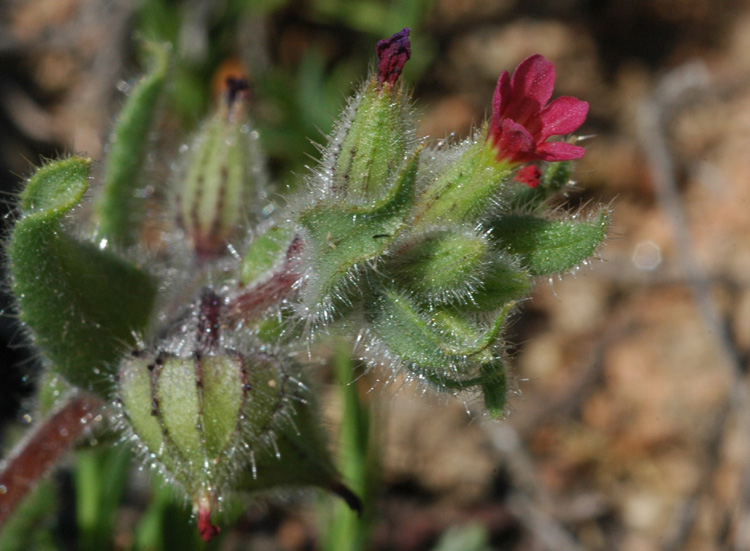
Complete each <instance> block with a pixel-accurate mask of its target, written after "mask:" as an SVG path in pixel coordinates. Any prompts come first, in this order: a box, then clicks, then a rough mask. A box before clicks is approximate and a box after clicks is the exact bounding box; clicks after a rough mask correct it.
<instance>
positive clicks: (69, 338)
mask: <svg viewBox="0 0 750 551" xmlns="http://www.w3.org/2000/svg"><path fill="white" fill-rule="evenodd" d="M90 162H91V161H90V160H89V159H84V158H81V157H71V158H68V159H63V160H60V161H56V162H53V163H50V164H48V165H46V166H44V167H42V168H40V169H39V170H38V171H37V172H36V174H35V175H34V176H32V178H31V179H30V180H29V182H28V184H27V186H26V189H25V190H24V191H23V192H22V194H21V207H22V209H23V213H22V216H21V218H20V219H19V220H18V222H17V224H16V227H15V229H14V230H13V233H12V235H11V239H10V243H9V245H8V256H9V258H10V271H11V274H12V277H13V284H12V289H13V292H14V294H15V296H16V299H17V301H18V307H19V316H20V318H21V320H22V321H23V322H24V323H26V324H27V325H28V327H29V328H30V329H31V332H32V335H33V337H34V342H35V343H36V344H37V345H38V346H39V348H40V349H41V350H42V352H43V353H44V355H45V356H46V357H47V358H48V359H49V360H50V361H51V363H52V368H53V369H54V370H55V371H57V372H58V373H60V374H61V375H63V376H64V377H65V378H66V379H67V380H68V381H70V382H71V383H72V384H74V385H77V386H81V387H84V388H88V389H90V390H93V391H95V392H98V393H100V394H102V395H104V394H106V391H107V389H108V387H109V381H108V380H107V377H106V376H105V374H106V373H109V374H112V373H113V372H114V370H115V369H116V365H117V362H118V360H119V357H120V356H121V354H122V353H123V352H124V351H125V350H127V349H128V348H130V347H132V346H133V345H134V336H133V334H134V332H142V331H143V330H144V329H145V328H146V325H147V324H148V321H149V318H150V315H151V308H152V304H153V300H154V296H155V293H156V286H155V284H154V282H153V280H152V279H151V277H150V276H149V275H147V274H146V273H144V272H143V271H141V270H140V269H138V268H136V267H135V266H132V265H131V264H129V263H127V262H125V261H124V260H122V259H120V258H118V257H116V256H114V255H113V254H111V253H110V252H108V251H107V250H101V249H99V248H98V247H95V246H93V245H92V244H90V243H84V242H80V241H77V240H76V239H73V238H72V237H70V236H69V235H67V234H66V233H65V231H64V228H63V225H62V219H63V217H64V215H65V214H66V213H67V212H68V211H70V210H71V209H72V208H73V207H74V206H75V205H76V204H77V202H78V201H79V200H80V199H81V197H82V196H83V193H84V192H85V191H86V187H87V182H88V170H89V165H90Z"/></svg>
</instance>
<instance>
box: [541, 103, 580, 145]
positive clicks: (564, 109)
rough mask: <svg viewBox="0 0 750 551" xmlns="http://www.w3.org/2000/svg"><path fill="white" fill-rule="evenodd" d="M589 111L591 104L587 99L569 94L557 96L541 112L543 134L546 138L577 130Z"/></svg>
mask: <svg viewBox="0 0 750 551" xmlns="http://www.w3.org/2000/svg"><path fill="white" fill-rule="evenodd" d="M588 113H589V104H588V103H587V102H585V101H581V100H579V99H577V98H571V97H569V96H563V97H560V98H557V99H556V100H555V101H553V102H552V103H550V104H549V105H548V106H547V107H545V108H544V109H542V110H541V111H540V112H539V118H540V120H541V123H542V131H541V136H542V137H543V138H544V139H545V140H546V139H547V138H548V137H550V136H558V135H560V134H570V133H571V132H575V131H576V130H578V128H579V127H580V126H581V125H582V124H583V122H584V121H585V120H586V115H588Z"/></svg>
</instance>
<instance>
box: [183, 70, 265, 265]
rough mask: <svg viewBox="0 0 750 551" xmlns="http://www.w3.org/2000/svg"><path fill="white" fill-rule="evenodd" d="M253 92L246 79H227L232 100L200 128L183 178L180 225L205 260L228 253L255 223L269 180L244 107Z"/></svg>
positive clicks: (227, 101)
mask: <svg viewBox="0 0 750 551" xmlns="http://www.w3.org/2000/svg"><path fill="white" fill-rule="evenodd" d="M247 90H248V85H247V82H245V81H244V80H242V79H238V80H235V79H231V78H230V79H228V80H227V93H226V101H225V102H223V103H222V104H221V105H220V107H219V109H217V111H216V112H215V113H214V115H213V116H212V117H211V118H209V119H208V121H206V123H204V125H203V127H202V128H201V129H200V131H199V133H198V135H197V137H196V138H195V140H194V141H193V144H192V145H191V147H190V149H189V150H188V153H187V154H189V155H190V159H189V161H188V166H187V169H186V171H185V174H184V176H183V177H182V178H181V179H180V180H178V189H177V190H176V196H177V197H176V206H177V221H178V223H179V225H180V226H181V227H182V229H183V230H184V231H185V234H186V235H187V238H188V240H189V242H190V244H191V246H192V248H193V250H194V251H195V254H196V255H197V256H198V257H199V258H201V259H211V258H215V257H216V256H219V255H221V254H222V253H224V252H225V250H226V246H227V244H229V242H230V240H231V239H233V238H235V237H237V236H238V235H242V229H243V228H245V226H246V224H247V223H248V222H249V220H250V218H251V215H252V212H249V211H248V210H247V209H248V208H249V207H250V206H252V205H258V204H260V201H258V200H257V199H258V198H257V197H256V195H257V194H258V193H259V190H262V189H263V182H262V181H261V180H262V179H263V177H264V176H263V169H262V161H261V159H260V153H259V150H258V146H257V143H256V142H257V132H254V131H253V130H252V129H251V127H250V124H249V121H248V119H247V116H246V115H245V112H244V106H243V105H242V96H244V95H246V94H247Z"/></svg>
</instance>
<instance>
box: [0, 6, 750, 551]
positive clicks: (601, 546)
mask: <svg viewBox="0 0 750 551" xmlns="http://www.w3.org/2000/svg"><path fill="white" fill-rule="evenodd" d="M405 26H408V27H411V29H412V35H411V36H412V52H413V56H412V59H411V61H410V62H409V63H408V64H407V67H406V70H405V75H404V78H405V81H406V83H407V85H408V86H409V87H410V88H411V89H412V90H413V93H414V98H415V108H416V109H417V112H418V120H419V133H420V135H421V136H430V137H431V138H432V139H436V140H437V139H443V138H446V137H449V136H452V137H453V138H454V139H460V138H462V137H465V136H467V135H468V134H469V133H471V132H472V130H473V129H475V128H476V127H477V126H478V125H480V124H481V122H482V121H483V120H484V119H485V117H486V116H488V115H489V113H490V109H491V98H492V92H493V89H494V85H495V82H496V80H497V77H498V75H499V73H500V72H501V71H503V70H512V69H513V68H514V67H515V66H516V65H517V63H518V62H519V61H521V60H522V59H523V58H525V57H526V56H528V55H530V54H532V53H541V54H543V55H544V56H546V57H547V58H548V59H550V60H551V61H553V62H554V63H555V66H556V68H557V84H556V88H555V94H556V95H572V96H576V97H579V98H581V99H584V100H586V101H588V102H589V103H590V105H591V112H590V115H589V118H588V120H587V122H586V123H585V125H584V126H583V127H582V129H581V133H582V134H584V135H586V136H588V137H587V139H586V141H585V142H584V145H586V147H587V150H588V151H587V154H586V156H585V157H584V158H583V159H582V160H581V161H580V162H579V163H578V165H577V170H576V185H575V187H573V188H571V190H570V191H569V193H568V194H567V203H566V204H565V206H563V207H561V208H566V209H573V210H579V209H583V210H586V209H587V208H590V207H591V206H594V205H596V204H599V203H604V204H611V206H612V208H613V210H614V223H613V227H612V230H611V234H610V238H609V240H608V241H607V242H606V244H605V245H604V246H603V247H602V248H601V250H600V257H601V258H600V260H595V261H593V262H592V263H591V264H590V265H587V266H584V267H582V268H581V269H580V270H578V271H577V272H576V273H574V274H570V275H568V276H566V277H564V278H562V279H560V280H557V279H556V280H554V281H550V282H547V281H540V282H539V286H538V289H537V290H536V292H535V294H534V297H533V299H531V300H529V301H527V302H526V303H525V305H524V306H523V308H522V309H521V311H520V312H519V314H518V315H517V316H516V318H515V321H514V323H513V325H512V327H511V330H510V335H509V336H510V342H509V345H508V353H509V356H510V357H511V358H512V362H511V364H512V378H513V384H512V388H513V392H512V395H511V397H510V403H509V408H508V410H509V414H508V417H507V419H506V420H504V421H501V422H494V421H488V420H482V419H481V417H480V416H479V415H478V407H476V404H473V403H464V402H462V401H461V400H459V399H446V398H437V397H432V396H430V395H429V394H428V395H423V389H421V388H416V389H415V388H410V387H409V386H408V385H405V386H404V387H403V388H400V389H385V390H377V391H375V392H372V393H365V394H364V395H363V396H364V398H363V400H366V401H369V400H372V401H374V402H377V404H375V405H373V411H376V412H378V411H384V412H387V415H382V416H379V419H378V426H379V430H378V439H377V442H378V448H379V455H380V462H379V467H378V469H377V477H378V480H379V482H378V484H377V491H376V492H375V493H374V495H373V498H372V500H373V505H372V508H373V510H374V514H373V516H372V522H371V532H370V533H371V543H370V548H372V549H377V550H394V551H407V550H408V551H417V550H431V549H436V550H443V551H449V550H453V549H455V550H456V551H472V550H476V551H483V550H518V551H532V550H540V551H541V550H549V551H567V550H607V551H609V550H621V551H651V550H683V549H684V550H696V551H697V550H701V551H702V550H711V549H722V550H724V549H726V550H730V549H731V550H746V549H750V399H748V381H747V368H748V357H749V355H750V2H748V1H747V0H711V1H709V0H627V1H626V0H556V1H542V0H492V1H487V0H391V1H386V0H379V1H378V0H369V1H368V0H237V1H229V0H225V1H220V0H213V1H208V0H204V1H185V2H173V1H171V0H142V1H141V2H136V1H127V0H110V1H108V2H99V1H97V0H4V2H3V3H1V4H0V185H1V186H2V189H3V190H4V191H3V193H4V195H3V197H4V200H3V201H1V203H2V209H4V212H3V214H5V217H4V219H5V220H8V218H9V217H8V215H7V214H6V213H7V212H8V211H9V210H10V209H11V207H12V205H13V195H12V193H13V191H14V190H18V188H19V185H20V182H21V181H22V179H23V177H25V176H27V175H28V174H29V173H30V172H31V171H32V167H33V166H34V165H37V164H38V163H39V162H40V160H41V159H42V158H44V157H56V156H59V155H63V154H66V153H73V152H79V153H87V154H88V155H90V156H91V157H93V158H95V159H102V157H103V156H104V155H105V154H106V138H107V133H108V131H109V129H110V128H111V125H112V123H113V120H114V117H115V115H116V113H117V110H118V107H119V106H121V105H122V103H123V101H124V97H125V96H124V94H125V93H127V90H128V88H129V86H130V85H131V84H132V82H134V79H136V78H137V77H138V76H139V75H140V74H141V73H142V71H143V66H142V64H141V63H140V58H141V56H140V53H139V48H138V46H137V43H136V42H134V40H133V37H134V36H144V37H150V38H156V39H159V40H168V41H171V42H172V43H174V44H175V49H176V51H177V54H178V55H177V56H176V58H177V62H176V68H175V73H174V75H175V76H174V78H173V82H172V83H171V86H170V91H169V97H168V98H167V100H166V101H165V106H164V109H163V110H164V111H165V113H167V115H164V116H162V119H163V120H160V122H159V133H158V134H159V135H158V136H155V137H154V143H155V151H156V152H157V157H155V158H154V159H152V160H153V162H154V163H160V162H162V163H164V164H165V166H168V162H169V160H170V159H171V158H172V157H170V156H174V155H175V152H176V151H177V148H178V147H179V145H180V144H182V143H184V142H185V140H186V139H187V137H188V136H189V134H190V131H191V130H192V129H194V128H195V125H196V124H197V122H198V121H200V119H201V117H202V116H203V114H205V112H206V110H207V109H208V107H209V105H210V104H211V101H212V93H213V92H212V86H213V84H212V83H214V82H216V81H217V78H218V77H217V76H216V75H217V74H224V72H226V71H233V70H236V69H237V68H242V69H243V70H244V71H246V72H248V73H249V75H250V80H251V83H252V87H253V107H252V110H253V114H254V117H255V119H256V120H257V121H258V125H259V128H260V131H261V139H262V140H263V142H264V144H265V146H266V149H267V151H268V155H269V163H270V168H271V172H272V174H273V175H274V179H275V181H276V182H278V188H277V189H279V190H283V189H284V188H285V187H286V186H290V187H291V186H294V182H295V181H297V180H299V177H300V176H301V175H304V173H305V170H306V168H305V167H306V165H307V164H310V163H311V162H312V161H311V159H310V157H311V156H312V158H313V159H314V158H315V156H316V155H317V151H316V149H315V147H314V145H313V142H314V141H315V142H322V140H323V136H324V135H325V133H326V132H328V131H329V130H330V128H331V124H332V122H333V120H334V117H335V115H336V113H337V111H338V110H339V109H340V108H341V107H342V106H343V105H344V103H345V98H346V97H347V96H348V94H349V93H350V92H351V91H352V90H354V89H355V88H356V86H357V85H358V83H360V82H361V81H362V79H363V78H364V75H366V74H367V70H368V67H370V66H371V64H372V60H373V54H374V45H375V43H376V41H377V40H378V39H380V38H383V37H387V36H390V35H391V34H393V33H394V32H396V31H398V30H400V29H401V28H403V27H405ZM311 140H312V141H311ZM165 160H166V162H165ZM155 173H158V171H155ZM5 231H6V233H7V229H6V230H5ZM3 300H4V306H5V311H6V312H8V313H12V310H10V309H9V308H10V306H9V301H8V299H7V298H4V299H3ZM0 330H1V332H2V338H3V340H4V341H5V343H6V345H7V346H6V347H4V348H3V350H2V354H3V357H2V359H1V360H0V361H2V365H1V367H0V370H1V371H0V416H2V427H3V429H0V430H2V432H1V433H0V437H2V438H3V441H4V442H5V443H6V445H7V444H8V443H9V442H10V441H11V440H13V438H14V437H15V435H17V434H19V433H20V432H22V430H23V428H24V426H25V424H28V421H29V417H28V415H29V412H30V411H32V406H31V405H30V404H29V402H28V401H27V398H28V396H30V395H31V393H32V390H33V375H34V372H35V364H34V362H33V361H32V359H30V356H29V354H28V351H26V350H24V349H23V347H21V346H19V345H20V344H22V339H21V338H20V337H19V335H18V333H17V328H16V327H15V325H14V324H13V320H12V316H11V315H8V316H5V317H3V319H2V322H1V325H0ZM324 377H325V375H324ZM362 384H363V385H365V384H367V383H366V381H365V383H362ZM337 400H338V398H337V397H336V396H335V395H334V394H331V397H330V400H328V399H326V400H325V402H326V404H331V405H330V406H329V409H330V410H331V411H330V412H329V415H330V417H331V419H332V421H331V422H332V425H334V426H335V423H336V417H337V415H339V416H340V413H338V414H337V408H336V405H337V403H338V402H337ZM24 415H26V418H24ZM24 419H25V420H24ZM136 478H137V477H136ZM51 483H52V484H53V485H54V488H55V490H54V494H55V495H56V496H57V497H56V499H57V500H59V501H60V503H62V504H63V507H58V508H56V509H54V510H49V511H46V512H43V513H39V514H38V515H37V517H35V519H36V520H35V522H36V524H35V526H37V527H44V530H48V531H50V533H53V534H57V536H55V537H54V538H53V537H52V536H50V537H51V538H52V539H50V540H49V541H55V542H56V543H54V544H52V543H49V545H51V547H50V546H48V547H45V546H44V545H47V544H46V543H40V541H41V540H40V541H36V543H34V544H33V545H31V546H28V547H25V548H28V549H32V548H38V549H42V548H43V549H54V548H56V547H55V545H57V546H60V545H61V546H63V548H69V549H75V548H76V544H75V538H74V534H75V530H76V528H75V521H74V520H72V519H71V518H69V517H70V514H69V513H68V514H67V516H66V510H65V509H66V508H65V507H64V505H65V504H66V503H70V500H71V499H73V498H71V497H69V496H68V497H66V496H67V494H68V493H71V492H72V493H75V492H73V491H72V489H71V486H72V483H71V478H70V466H68V468H67V470H66V469H65V468H64V469H63V470H62V471H61V472H60V473H59V474H57V475H55V476H53V477H52V479H51ZM136 486H137V485H136ZM144 495H145V490H143V489H141V490H140V491H139V490H138V488H137V487H136V488H135V489H132V490H128V491H126V492H125V494H124V496H125V497H124V498H123V499H122V500H121V501H120V502H119V504H118V510H117V512H116V517H115V521H114V528H113V530H114V541H115V548H117V549H131V548H133V547H132V546H133V540H132V532H133V531H134V529H135V528H134V527H135V526H136V525H137V523H138V519H139V515H140V514H141V513H142V511H143V509H144V508H145V507H146V504H145V500H146V498H145V497H144ZM320 502H321V500H320V499H318V498H314V497H312V498H311V497H310V496H309V495H306V496H302V497H299V496H296V497H293V498H291V499H285V500H282V501H273V502H270V503H267V504H264V505H263V506H262V507H251V508H250V509H249V510H248V511H247V512H246V513H244V514H243V515H241V516H240V518H239V520H238V521H237V524H236V527H235V528H234V529H230V528H227V529H226V532H228V534H225V535H223V536H222V538H220V541H218V542H217V543H213V544H212V545H213V547H212V548H216V549H238V550H239V549H253V550H307V549H320V548H323V543H322V538H321V536H320V534H321V532H325V527H321V518H323V519H324V518H325V516H324V515H321V514H319V511H320V509H321V507H322V508H325V507H326V505H320ZM180 522H183V524H177V526H183V530H188V529H192V527H187V526H185V524H184V523H186V522H188V521H187V520H184V518H182V519H181V520H180ZM34 529H35V530H40V532H38V533H41V528H34ZM65 534H68V535H67V536H66V535H65ZM70 534H73V536H71V535H70ZM55 538H56V539H55ZM44 541H47V540H44ZM191 545H193V544H191ZM327 545H328V546H327V547H326V549H336V547H335V546H331V545H330V544H327ZM164 548H165V549H187V548H188V547H170V546H166V547H164Z"/></svg>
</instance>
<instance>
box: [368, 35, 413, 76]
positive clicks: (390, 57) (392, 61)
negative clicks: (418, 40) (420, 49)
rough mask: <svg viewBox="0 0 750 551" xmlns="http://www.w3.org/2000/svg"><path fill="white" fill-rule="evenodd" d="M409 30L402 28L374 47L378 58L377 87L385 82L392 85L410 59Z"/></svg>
mask: <svg viewBox="0 0 750 551" xmlns="http://www.w3.org/2000/svg"><path fill="white" fill-rule="evenodd" d="M410 32H411V31H410V29H409V28H408V27H405V28H403V29H402V30H401V31H399V32H397V33H396V34H394V35H393V36H391V37H390V38H384V39H383V40H381V41H379V42H378V43H377V45H376V46H375V53H376V54H377V56H378V85H381V84H383V83H384V82H387V83H388V84H390V85H393V84H395V83H396V81H397V80H398V77H399V76H400V75H401V71H402V70H403V69H404V65H406V62H407V61H408V60H409V58H410V57H411V43H410V42H409V33H410Z"/></svg>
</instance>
